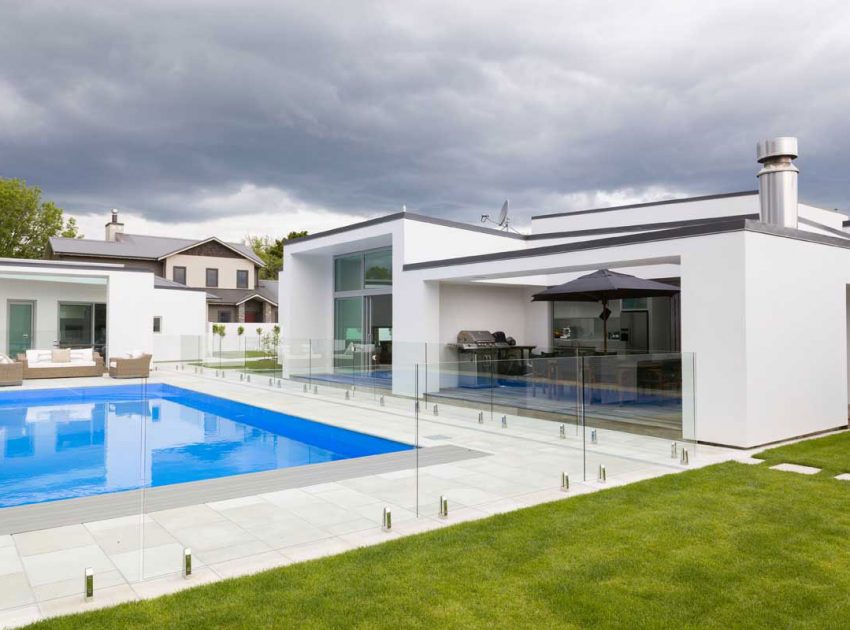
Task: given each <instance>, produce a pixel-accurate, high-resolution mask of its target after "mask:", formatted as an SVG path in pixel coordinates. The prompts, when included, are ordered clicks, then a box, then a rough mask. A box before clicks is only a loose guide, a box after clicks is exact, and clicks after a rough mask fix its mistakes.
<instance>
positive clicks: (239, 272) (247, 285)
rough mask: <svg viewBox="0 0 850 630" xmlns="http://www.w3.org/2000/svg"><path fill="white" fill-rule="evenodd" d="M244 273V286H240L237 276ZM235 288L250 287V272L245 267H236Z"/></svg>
mask: <svg viewBox="0 0 850 630" xmlns="http://www.w3.org/2000/svg"><path fill="white" fill-rule="evenodd" d="M243 274H244V277H245V286H242V285H241V284H240V283H239V278H240V277H242V275H243ZM236 288H237V289H250V288H251V273H250V272H249V271H248V270H247V269H237V270H236Z"/></svg>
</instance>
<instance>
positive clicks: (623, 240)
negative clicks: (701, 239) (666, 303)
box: [403, 218, 749, 271]
mask: <svg viewBox="0 0 850 630" xmlns="http://www.w3.org/2000/svg"><path fill="white" fill-rule="evenodd" d="M748 221H749V219H740V218H735V219H721V220H719V221H714V222H711V223H701V224H698V225H691V226H685V227H679V228H673V229H670V230H658V231H656V232H642V233H640V234H627V235H625V236H613V237H610V238H599V239H592V240H588V241H577V242H574V243H560V244H558V245H545V246H543V247H532V248H530V249H521V250H514V251H508V252H497V253H494V254H479V255H477V256H462V257H459V258H447V259H444V260H434V261H427V262H420V263H410V264H407V265H404V267H403V271H416V270H419V269H433V268H438V267H451V266H452V265H469V264H474V263H480V262H492V261H498V260H511V259H517V258H533V257H535V256H548V255H551V254H563V253H569V252H580V251H588V250H592V249H605V248H607V247H616V246H618V245H634V244H639V243H651V242H653V241H669V240H674V239H677V238H688V237H691V236H707V235H710V234H723V233H726V232H738V231H742V230H744V229H746V224H747V222H748Z"/></svg>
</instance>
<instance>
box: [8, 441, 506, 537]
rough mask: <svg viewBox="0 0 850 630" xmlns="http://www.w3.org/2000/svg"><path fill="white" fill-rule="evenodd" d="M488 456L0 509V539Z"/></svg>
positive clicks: (395, 461)
mask: <svg viewBox="0 0 850 630" xmlns="http://www.w3.org/2000/svg"><path fill="white" fill-rule="evenodd" d="M489 455H490V454H489V453H486V452H484V451H478V450H474V449H470V448H466V447H462V446H457V445H454V444H442V445H438V446H430V447H424V448H419V449H413V450H406V451H398V452H395V453H383V454H380V455H367V456H364V457H355V458H350V459H343V460H337V461H332V462H322V463H318V464H306V465H304V466H294V467H290V468H279V469H276V470H267V471H262V472H255V473H246V474H243V475H231V476H229V477H218V478H215V479H204V480H201V481H189V482H185V483H176V484H171V485H167V486H158V487H155V488H146V489H144V490H141V489H139V490H128V491H124V492H112V493H107V494H99V495H94V496H88V497H80V498H75V499H63V500H60V501H48V502H45V503H34V504H31V505H20V506H14V507H8V508H2V509H0V535H5V534H17V533H21V532H29V531H34V530H42V529H50V528H53V527H61V526H64V525H78V524H80V523H90V522H93V521H102V520H107V519H111V518H120V517H124V516H133V515H134V514H141V513H142V512H144V513H145V514H148V513H151V512H158V511H160V510H168V509H172V508H180V507H187V506H190V505H198V504H201V503H209V502H212V501H223V500H226V499H236V498H240V497H246V496H252V495H258V494H264V493H267V492H276V491H279V490H289V489H293V488H303V487H305V486H313V485H316V484H320V483H330V482H335V481H342V480H345V479H352V478H356V477H365V476H368V475H378V474H383V473H390V472H398V471H402V470H410V469H414V468H416V466H417V465H418V466H419V467H425V466H437V465H440V464H450V463H453V462H458V461H463V460H467V459H475V458H479V457H487V456H489Z"/></svg>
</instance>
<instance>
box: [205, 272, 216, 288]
mask: <svg viewBox="0 0 850 630" xmlns="http://www.w3.org/2000/svg"><path fill="white" fill-rule="evenodd" d="M211 271H213V272H215V284H210V272H211ZM218 279H219V278H218V267H207V268H206V271H205V272H204V286H205V287H207V288H210V289H217V288H218Z"/></svg>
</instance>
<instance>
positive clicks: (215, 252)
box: [180, 240, 253, 262]
mask: <svg viewBox="0 0 850 630" xmlns="http://www.w3.org/2000/svg"><path fill="white" fill-rule="evenodd" d="M180 253H181V254H184V255H186V256H211V257H215V258H246V257H245V256H243V255H242V254H240V253H238V252H236V251H234V250H232V249H231V248H229V247H227V246H225V245H222V244H221V243H220V242H218V241H216V240H211V241H204V242H203V243H199V244H198V245H195V246H194V247H190V248H189V249H184V250H183V251H181V252H180ZM252 262H253V261H252Z"/></svg>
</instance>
